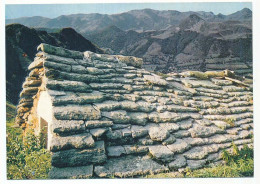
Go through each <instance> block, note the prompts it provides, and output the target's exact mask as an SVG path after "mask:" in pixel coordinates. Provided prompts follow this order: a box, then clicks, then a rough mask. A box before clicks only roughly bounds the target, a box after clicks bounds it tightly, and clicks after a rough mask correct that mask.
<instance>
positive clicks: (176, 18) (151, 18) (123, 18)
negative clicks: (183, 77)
mask: <svg viewBox="0 0 260 184" xmlns="http://www.w3.org/2000/svg"><path fill="white" fill-rule="evenodd" d="M250 11H251V10H250V9H242V10H240V11H237V12H235V13H233V14H230V15H223V14H222V16H217V15H215V14H214V13H212V12H204V11H199V12H194V11H188V12H179V11H176V10H153V9H141V10H131V11H127V12H123V13H119V14H111V15H109V14H100V13H90V14H82V13H80V14H71V15H61V16H58V17H56V18H42V20H39V16H38V17H29V18H27V21H26V20H25V19H26V18H23V19H19V18H18V19H6V24H10V23H21V24H24V25H25V26H29V27H46V28H62V27H68V26H70V27H73V28H74V29H75V30H76V31H77V32H79V33H81V34H89V33H94V32H96V31H101V30H102V29H104V28H105V27H107V26H111V25H115V26H117V27H119V28H120V29H122V30H124V31H126V30H130V29H132V30H136V31H139V32H143V31H147V30H160V29H165V28H167V27H168V26H169V25H178V24H179V23H180V21H181V20H183V19H185V18H187V17H188V16H190V15H191V14H197V15H198V16H200V17H201V18H202V19H206V20H210V21H226V20H229V19H230V20H243V21H250V19H251V18H252V11H251V12H250ZM244 12H247V15H248V16H246V17H245V16H243V14H245V13H244ZM230 16H231V17H230ZM36 18H37V21H35V19H36ZM158 20H160V21H158Z"/></svg>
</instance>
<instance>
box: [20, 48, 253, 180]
mask: <svg viewBox="0 0 260 184" xmlns="http://www.w3.org/2000/svg"><path fill="white" fill-rule="evenodd" d="M38 50H39V53H37V55H36V58H35V60H34V62H33V63H31V65H30V66H29V70H30V74H29V76H28V77H27V78H26V81H25V82H24V85H23V91H22V92H21V94H20V102H19V105H18V110H17V112H18V115H17V118H16V121H17V123H19V124H20V125H21V126H22V127H24V128H28V127H30V124H32V121H33V120H32V119H33V113H32V112H34V111H35V106H37V99H38V98H39V96H40V93H41V92H42V91H46V92H47V93H48V94H49V95H50V97H51V103H52V107H51V108H52V122H51V125H49V126H50V127H51V128H50V129H51V135H52V138H51V142H50V145H49V147H50V150H51V151H52V153H53V154H52V166H53V168H52V170H51V172H50V177H51V178H71V177H89V176H93V173H94V175H95V176H98V177H110V176H118V177H129V176H134V175H142V174H147V173H158V172H164V171H168V170H176V169H179V168H185V167H186V166H188V167H190V168H191V169H196V168H200V167H203V166H204V165H205V164H206V163H208V162H218V161H219V160H220V153H221V150H222V149H229V148H230V147H231V144H232V142H234V143H235V144H237V145H243V144H248V145H252V144H253V142H252V139H251V135H252V133H253V105H252V96H253V94H252V86H251V87H250V85H248V84H245V83H243V82H241V81H240V80H239V78H238V77H237V76H235V75H234V74H233V73H231V72H229V71H223V72H205V73H202V72H183V73H181V74H174V73H172V74H167V75H166V74H163V75H161V76H160V75H156V74H154V73H151V72H148V71H146V70H144V69H141V66H142V60H141V59H139V58H135V57H131V56H129V57H128V56H116V55H105V54H95V53H93V52H89V51H87V52H84V53H82V52H77V51H71V50H66V49H63V48H58V47H54V46H50V45H47V44H41V45H40V46H39V47H38Z"/></svg>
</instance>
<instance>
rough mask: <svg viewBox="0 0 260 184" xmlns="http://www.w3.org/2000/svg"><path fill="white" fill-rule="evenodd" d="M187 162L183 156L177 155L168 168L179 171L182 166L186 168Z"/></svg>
mask: <svg viewBox="0 0 260 184" xmlns="http://www.w3.org/2000/svg"><path fill="white" fill-rule="evenodd" d="M186 164H187V161H186V159H185V157H184V156H182V155H178V156H176V157H175V160H174V161H172V162H170V163H169V168H170V169H179V168H182V167H184V166H186Z"/></svg>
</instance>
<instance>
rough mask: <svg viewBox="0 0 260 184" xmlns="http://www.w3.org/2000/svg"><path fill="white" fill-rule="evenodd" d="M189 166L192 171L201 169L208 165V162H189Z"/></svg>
mask: <svg viewBox="0 0 260 184" xmlns="http://www.w3.org/2000/svg"><path fill="white" fill-rule="evenodd" d="M187 164H188V167H189V168H190V169H191V170H194V169H199V168H202V167H203V166H204V165H205V164H206V160H187Z"/></svg>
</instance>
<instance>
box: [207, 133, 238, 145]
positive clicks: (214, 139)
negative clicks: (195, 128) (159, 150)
mask: <svg viewBox="0 0 260 184" xmlns="http://www.w3.org/2000/svg"><path fill="white" fill-rule="evenodd" d="M236 137H237V136H235V135H226V134H224V135H221V134H217V135H213V136H211V137H209V142H210V143H225V142H231V141H232V140H234V139H236Z"/></svg>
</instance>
